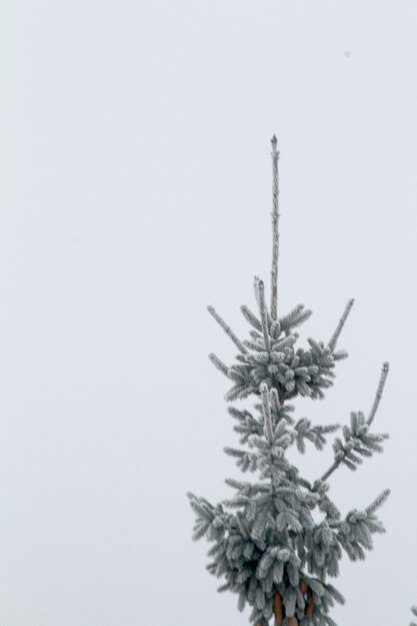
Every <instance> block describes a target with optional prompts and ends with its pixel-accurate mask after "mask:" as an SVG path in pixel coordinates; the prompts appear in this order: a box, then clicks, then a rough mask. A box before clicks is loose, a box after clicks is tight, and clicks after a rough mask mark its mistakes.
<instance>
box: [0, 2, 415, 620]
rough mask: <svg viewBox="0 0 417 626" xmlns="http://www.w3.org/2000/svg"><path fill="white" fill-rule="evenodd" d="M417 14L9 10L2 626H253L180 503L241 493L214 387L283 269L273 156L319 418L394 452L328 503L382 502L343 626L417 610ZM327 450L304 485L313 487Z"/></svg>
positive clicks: (64, 6) (0, 375)
mask: <svg viewBox="0 0 417 626" xmlns="http://www.w3.org/2000/svg"><path fill="white" fill-rule="evenodd" d="M416 32H417V3H416V2H415V1H414V0H413V1H411V0H409V1H405V0H402V1H400V0H397V1H396V2H391V1H390V2H388V1H384V0H377V1H376V0H372V1H363V0H361V1H352V0H350V1H349V2H345V1H343V2H334V1H314V0H311V1H308V2H307V1H297V0H285V1H284V0H273V1H272V0H265V1H262V2H253V1H249V0H248V1H233V0H210V1H205V0H195V1H194V2H192V1H191V0H190V1H183V2H177V1H175V0H173V1H166V2H160V1H158V0H149V1H144V0H142V1H141V0H139V1H138V0H118V1H117V2H106V1H103V0H82V1H79V0H75V1H74V0H71V1H69V0H68V1H67V0H1V1H0V42H1V54H0V179H1V180H0V243H1V248H0V511H1V515H0V624H2V625H4V626H120V625H122V626H139V625H140V626H142V625H143V624H146V625H147V626H156V624H162V623H169V624H170V625H173V626H177V625H178V626H179V625H181V626H196V625H197V624H198V626H219V625H220V624H223V625H224V624H227V625H228V626H241V625H242V624H245V623H247V620H248V613H245V614H243V615H242V614H240V613H239V612H238V611H237V598H236V597H235V596H234V595H233V594H221V595H220V594H218V593H217V592H216V589H217V587H218V586H219V584H220V581H218V580H216V579H214V578H213V577H211V576H210V575H209V574H208V572H207V571H206V570H205V566H206V563H207V557H206V551H207V549H208V546H207V544H205V543H203V542H202V543H199V544H195V543H193V542H192V541H191V532H192V525H193V519H194V518H193V513H192V511H191V510H190V508H189V505H188V501H187V500H186V497H185V493H186V491H188V490H191V491H193V492H195V493H196V494H198V495H204V496H205V497H207V498H209V499H210V500H211V501H212V502H213V503H217V502H218V501H219V500H221V499H222V498H224V497H226V496H229V495H231V493H232V492H231V490H230V489H229V488H228V487H227V486H226V485H225V484H224V479H225V478H226V477H228V476H233V477H237V478H238V477H240V473H239V471H238V469H237V468H236V467H235V465H234V463H233V460H232V459H231V458H230V457H227V456H226V455H224V453H223V452H222V448H223V446H225V445H234V444H235V443H236V437H235V436H234V432H233V430H232V420H231V418H230V417H229V416H228V414H227V412H226V403H225V402H224V399H223V396H224V393H225V392H226V390H227V388H228V382H227V380H226V379H225V378H223V377H222V375H221V374H220V373H219V372H218V371H216V370H215V369H214V368H213V366H212V365H211V364H210V362H209V360H208V358H207V354H208V353H209V352H211V351H214V352H216V354H218V356H219V357H221V358H222V359H223V360H224V361H226V362H231V360H232V359H233V356H234V348H233V345H230V342H229V340H228V339H227V337H226V336H225V335H224V334H223V333H222V331H221V329H220V328H219V327H217V326H216V324H215V322H214V321H213V320H212V318H211V317H210V316H209V314H208V313H207V310H206V305H207V304H213V305H215V306H216V308H217V309H218V310H219V312H220V313H221V314H222V315H223V316H224V317H225V318H226V320H227V321H228V322H229V323H230V324H231V325H232V327H233V328H234V330H235V331H236V332H237V333H238V334H239V335H240V336H242V337H244V336H245V333H246V332H247V325H246V322H245V320H244V319H243V318H242V316H241V314H240V311H239V306H240V305H241V304H242V303H246V304H248V305H249V306H253V305H254V296H253V291H252V283H253V277H254V275H255V274H259V275H260V276H261V277H264V278H265V280H266V281H268V276H269V269H270V255H271V250H270V247H271V246H270V243H271V234H270V210H271V197H270V196H271V193H270V190H271V165H270V143H269V141H270V138H271V136H272V134H273V133H276V134H277V136H278V139H279V144H280V150H281V159H280V202H281V220H280V232H281V248H280V268H279V305H278V306H279V312H281V313H283V312H286V311H287V310H288V309H289V308H291V307H292V306H294V305H296V304H298V303H299V302H303V303H304V304H306V305H307V306H309V307H310V308H312V309H313V311H314V315H313V317H312V318H311V320H309V322H308V324H306V326H305V328H304V329H303V330H302V332H301V335H302V338H305V337H306V336H313V337H314V338H316V339H318V340H320V339H323V340H325V341H326V340H328V339H329V338H330V337H331V334H332V333H333V331H334V328H335V325H336V323H337V321H338V319H339V316H340V314H341V312H342V311H343V308H344V306H345V304H346V302H347V300H348V298H350V297H355V305H354V308H353V310H352V313H351V316H350V318H349V321H348V323H347V325H346V328H345V330H344V332H343V335H342V338H341V340H340V346H341V347H345V348H347V349H348V350H349V353H350V358H349V360H347V361H344V362H342V363H341V364H340V366H339V368H338V378H337V380H336V385H335V386H334V387H333V389H332V390H331V391H330V392H329V393H328V395H327V398H326V400H325V401H322V402H318V401H317V402H307V401H303V402H300V403H298V405H297V415H298V416H299V417H302V416H307V417H309V418H311V419H312V420H314V421H316V422H317V423H324V424H326V423H331V422H334V421H336V422H343V421H346V420H348V419H349V413H350V411H352V410H359V409H360V410H364V411H365V412H367V411H369V409H370V407H371V404H372V401H373V397H374V393H375V389H376V385H377V382H378V378H379V373H380V368H381V365H382V363H383V361H384V360H389V361H390V363H391V372H390V375H389V379H388V382H387V386H386V392H385V396H384V399H383V401H382V403H381V405H380V410H379V413H378V415H377V418H376V420H375V422H374V427H375V430H378V429H379V430H380V431H383V432H385V431H388V432H389V433H390V434H391V439H390V440H389V441H388V443H387V446H386V452H385V454H384V455H383V456H380V457H378V458H375V459H372V460H370V461H368V462H367V463H365V464H364V466H363V467H362V468H361V469H360V470H359V471H358V472H356V473H352V472H349V470H347V469H342V470H340V471H339V472H338V474H337V475H334V476H333V477H332V479H331V488H332V490H331V494H332V496H333V497H334V499H335V501H336V502H337V503H338V504H339V505H340V507H341V509H342V510H343V511H347V510H349V508H353V507H358V508H360V507H365V506H367V505H368V504H369V503H370V502H371V501H372V500H373V498H374V497H375V496H376V495H377V494H379V493H380V492H381V491H382V489H384V488H385V487H390V488H391V489H392V496H391V498H390V500H389V501H388V503H387V504H386V505H385V507H384V509H382V510H381V517H382V519H383V520H384V522H385V525H386V528H387V531H388V532H387V534H386V535H385V536H377V537H376V541H375V550H374V552H372V553H371V554H370V555H369V556H368V558H367V559H366V561H365V562H361V563H360V564H352V563H350V562H348V561H347V560H346V559H345V560H344V561H343V563H342V566H341V576H340V578H339V579H338V581H337V583H336V586H337V587H338V588H339V589H340V590H341V591H342V593H344V595H345V596H346V600H347V603H346V605H345V606H344V607H341V608H336V609H335V610H334V612H333V617H334V619H336V621H337V622H338V623H339V625H340V626H350V625H351V624H372V625H375V626H376V625H377V624H378V626H379V625H381V626H388V625H390V624H395V625H396V626H401V625H404V626H406V625H407V624H408V623H409V621H410V611H409V607H410V606H411V604H413V603H417V584H416V581H417V558H416V557H417V534H416V527H417V506H416V494H417V461H416V445H417V406H416V405H417V403H416V394H415V391H416V374H417V371H416V354H417V324H416V266H417V252H416V250H417V246H416V239H417V209H416V206H417V176H416V170H417V151H416V146H417V124H416V111H417V78H416V66H417V37H416ZM331 459H332V450H331V446H329V447H328V449H326V452H325V453H322V454H316V453H314V452H312V453H311V454H309V455H308V456H306V457H305V458H302V459H301V460H300V463H301V467H302V469H303V472H304V473H305V474H306V475H307V476H309V477H311V478H312V479H314V478H316V477H317V476H319V475H320V474H321V473H322V472H323V471H324V469H326V468H327V467H328V465H329V464H330V462H331Z"/></svg>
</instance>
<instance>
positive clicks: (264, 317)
mask: <svg viewBox="0 0 417 626" xmlns="http://www.w3.org/2000/svg"><path fill="white" fill-rule="evenodd" d="M255 292H256V298H257V301H258V306H259V313H260V314H261V323H262V332H263V336H264V343H265V349H266V351H267V352H270V351H271V342H270V339H269V329H268V311H267V309H266V304H265V290H264V283H263V281H262V280H259V278H258V277H257V276H255Z"/></svg>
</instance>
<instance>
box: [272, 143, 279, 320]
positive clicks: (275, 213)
mask: <svg viewBox="0 0 417 626" xmlns="http://www.w3.org/2000/svg"><path fill="white" fill-rule="evenodd" d="M271 144H272V152H271V156H272V269H271V317H272V319H273V320H276V319H277V300H278V251H279V232H278V220H279V206H278V196H279V187H278V159H279V152H278V149H277V146H278V141H277V138H276V137H275V135H274V136H273V137H272V139H271Z"/></svg>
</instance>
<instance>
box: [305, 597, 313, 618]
mask: <svg viewBox="0 0 417 626" xmlns="http://www.w3.org/2000/svg"><path fill="white" fill-rule="evenodd" d="M313 611H314V600H310V602H309V603H308V605H307V609H306V617H311V616H312V615H313Z"/></svg>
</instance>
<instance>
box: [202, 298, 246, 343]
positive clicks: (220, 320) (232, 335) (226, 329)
mask: <svg viewBox="0 0 417 626" xmlns="http://www.w3.org/2000/svg"><path fill="white" fill-rule="evenodd" d="M207 309H208V312H209V313H210V314H211V315H212V316H213V317H214V319H215V320H216V322H217V323H218V324H219V325H220V326H221V327H222V328H223V330H224V332H225V333H226V335H227V336H228V337H230V339H231V340H232V341H233V343H234V344H235V346H237V348H239V350H240V351H241V352H243V354H246V353H247V350H246V348H245V346H244V345H243V343H242V342H241V341H240V339H238V338H237V337H236V335H235V333H234V332H233V330H232V329H231V328H230V326H229V325H228V324H226V322H225V321H224V319H223V318H222V317H220V315H219V314H218V313H217V311H216V309H215V308H214V307H212V306H208V307H207Z"/></svg>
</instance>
